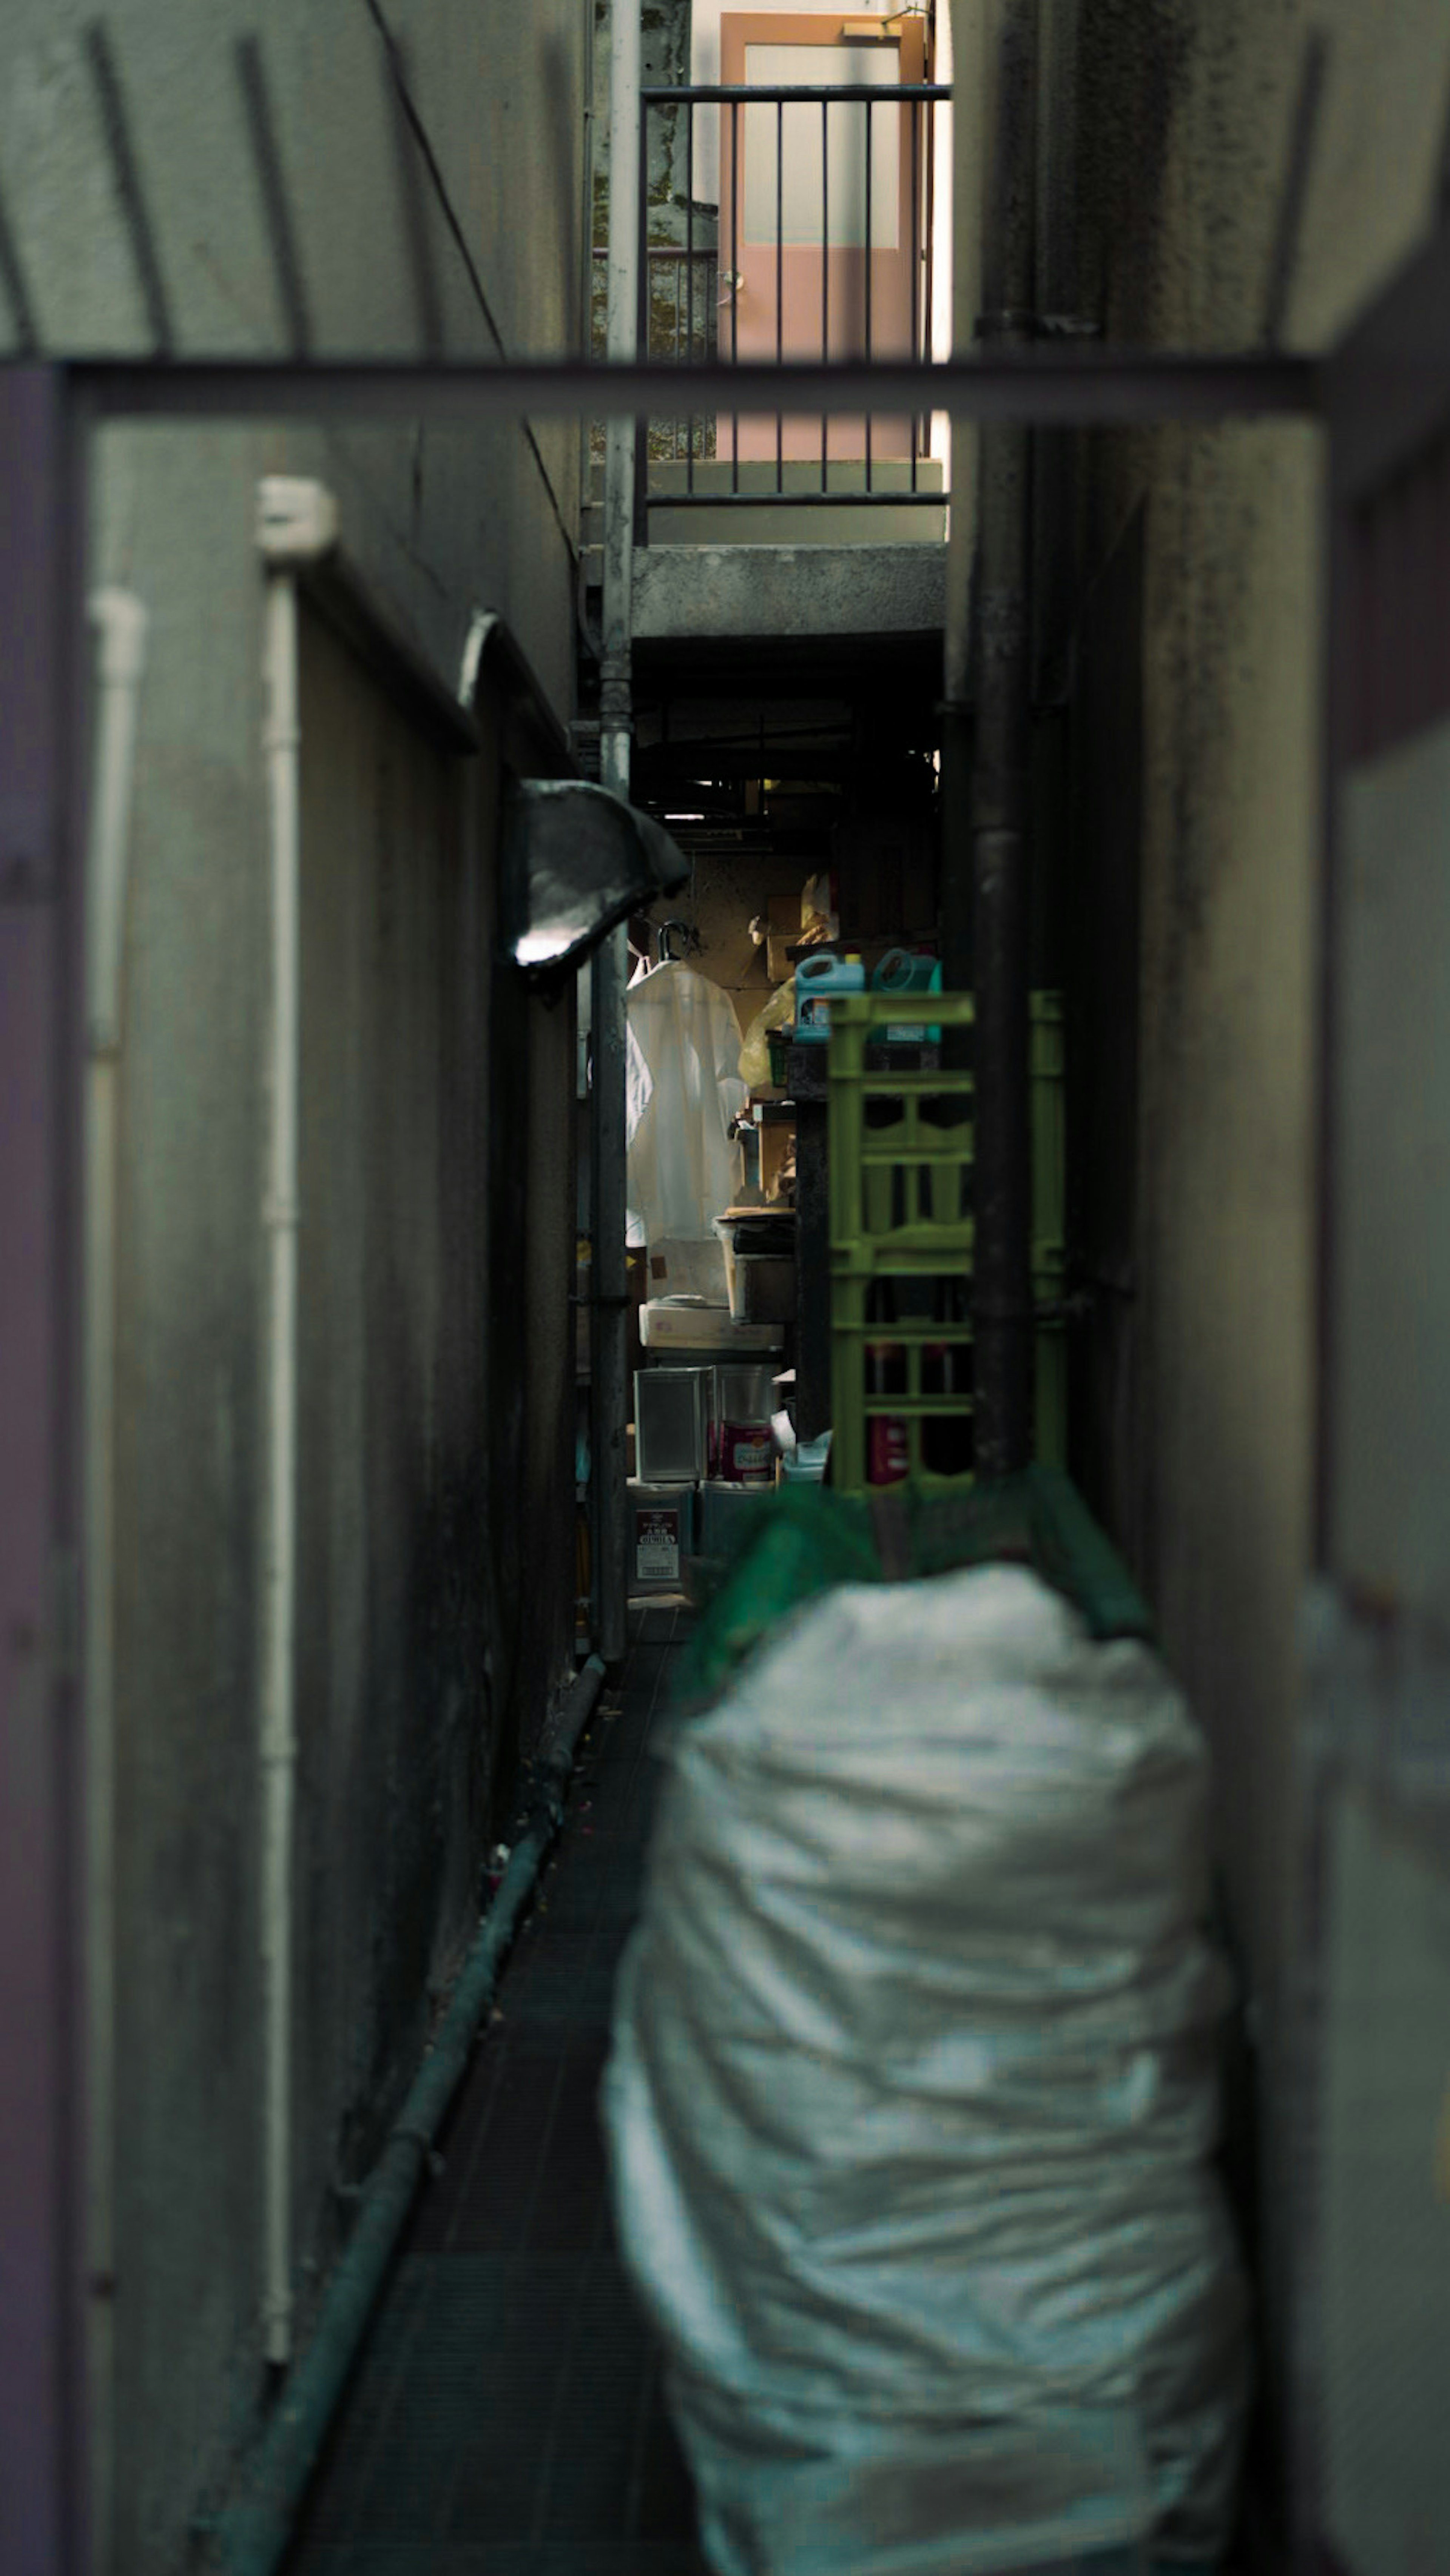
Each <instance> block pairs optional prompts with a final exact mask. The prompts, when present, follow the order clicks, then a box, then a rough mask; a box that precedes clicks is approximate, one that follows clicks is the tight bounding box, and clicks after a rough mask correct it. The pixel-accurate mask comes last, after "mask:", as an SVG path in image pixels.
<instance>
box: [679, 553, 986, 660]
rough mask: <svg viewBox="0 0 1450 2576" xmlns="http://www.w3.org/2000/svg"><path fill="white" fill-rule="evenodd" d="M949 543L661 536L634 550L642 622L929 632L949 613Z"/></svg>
mask: <svg viewBox="0 0 1450 2576" xmlns="http://www.w3.org/2000/svg"><path fill="white" fill-rule="evenodd" d="M946 574H947V550H946V547H945V546H924V545H904V546H676V545H671V546H659V547H653V546H652V547H650V548H648V549H647V550H646V551H643V552H641V553H639V554H637V555H636V556H635V559H634V632H635V635H636V636H637V637H638V638H639V639H640V640H641V641H645V640H647V639H656V640H659V639H665V638H668V637H672V636H679V637H681V638H689V639H691V640H693V641H695V642H706V641H710V640H715V641H723V640H724V639H726V638H742V637H749V636H762V637H764V636H772V635H778V636H798V637H801V638H806V637H813V636H835V635H841V636H846V635H930V634H932V633H935V632H937V631H938V630H939V629H940V628H941V627H942V625H943V623H944V621H945V616H946Z"/></svg>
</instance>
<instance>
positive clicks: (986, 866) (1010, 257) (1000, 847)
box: [944, 0, 1038, 1476]
mask: <svg viewBox="0 0 1450 2576" xmlns="http://www.w3.org/2000/svg"><path fill="white" fill-rule="evenodd" d="M991 42H992V63H991V75H992V77H991V102H992V103H991V113H990V121H989V127H988V131H987V134H986V137H985V140H984V151H983V161H984V168H983V171H982V173H981V178H982V182H983V197H982V214H981V227H982V231H981V252H980V262H981V289H980V310H979V313H978V316H977V321H976V337H977V338H978V339H979V340H980V341H981V342H982V343H983V344H984V345H985V346H986V347H987V348H988V349H989V350H991V351H993V352H999V351H1000V352H1016V351H1020V350H1021V349H1024V348H1026V347H1027V346H1028V344H1029V343H1030V342H1031V340H1032V338H1033V334H1034V324H1033V275H1034V253H1035V198H1036V162H1037V153H1036V117H1037V42H1038V38H1037V0H999V6H998V9H997V12H996V15H995V20H994V22H993V32H992V39H991ZM964 86H965V83H964V82H963V81H960V80H959V81H958V84H957V87H958V92H959V94H960V92H961V91H962V90H963V88H964ZM964 196H965V190H962V191H961V192H960V193H959V197H958V221H959V224H960V223H961V222H962V219H963V216H964V213H965V208H964V206H963V203H962V199H963V198H964ZM1030 475H1031V435H1030V432H1029V431H1028V430H1027V429H1025V428H1023V427H1021V426H1019V425H1018V424H1017V423H1015V422H1011V421H1006V420H1000V421H991V422H985V421H984V422H983V423H982V425H981V427H980V428H979V430H978V433H977V496H976V521H975V528H974V530H973V541H974V553H973V563H972V577H971V610H970V649H969V661H970V670H971V679H972V697H973V706H974V725H973V741H972V752H971V783H970V791H969V802H964V780H963V776H962V767H963V764H962V760H961V752H962V744H961V742H960V739H958V742H957V760H956V763H955V769H956V775H955V778H954V781H953V787H952V791H951V794H950V795H949V797H948V813H947V823H948V827H949V831H950V832H951V834H952V835H953V836H954V840H955V846H954V847H949V850H948V864H947V867H946V869H945V870H944V877H945V882H946V890H947V895H948V899H949V901H950V902H951V903H952V904H953V905H954V907H955V910H954V912H953V913H951V914H949V941H950V944H951V946H952V949H953V956H952V959H951V960H950V961H949V962H953V963H955V961H956V959H957V958H959V957H960V956H961V954H962V950H963V948H964V946H965V945H966V941H965V940H964V936H963V928H962V919H961V914H962V910H963V909H964V907H962V904H961V898H962V895H963V893H964V891H965V888H964V883H963V880H964V876H965V868H964V865H963V861H964V858H965V851H964V849H963V840H964V839H965V842H966V844H967V846H968V847H969V849H970V886H971V903H970V972H971V980H972V989H973V991H974V993H975V995H976V1023H975V1035H974V1048H973V1062H974V1067H975V1076H976V1081H975V1099H974V1109H973V1114H974V1122H975V1144H974V1218H975V1239H974V1250H973V1314H972V1321H973V1338H974V1389H973V1392H974V1407H975V1426H976V1456H977V1469H978V1473H979V1474H981V1475H982V1476H1001V1475H1008V1474H1011V1473H1012V1472H1013V1471H1015V1470H1016V1469H1017V1468H1019V1467H1023V1466H1025V1465H1026V1464H1027V1463H1028V1460H1029V1458H1030V1456H1031V1447H1032V1363H1033V1330H1034V1318H1033V1305H1032V1260H1031V1223H1032V1188H1031V1118H1030V1102H1029V1088H1028V1066H1029V1054H1028V980H1029V917H1030V915H1029V870H1030V863H1031V853H1030V838H1029V754H1030V743H1029V709H1030V687H1031V625H1030V614H1029V587H1028V584H1029V567H1030ZM953 607H954V609H955V610H956V613H957V621H958V622H957V623H956V624H955V626H954V630H953V633H952V635H951V637H950V639H949V644H948V674H949V679H948V698H949V700H950V698H951V696H952V693H953V687H954V686H955V688H956V690H957V691H958V693H959V695H964V691H963V690H962V653H961V644H962V632H961V625H960V618H961V614H962V610H963V607H964V602H963V600H962V597H961V586H960V584H958V585H955V586H954V597H953ZM953 799H954V800H955V801H953ZM964 824H965V833H964V832H963V825H964Z"/></svg>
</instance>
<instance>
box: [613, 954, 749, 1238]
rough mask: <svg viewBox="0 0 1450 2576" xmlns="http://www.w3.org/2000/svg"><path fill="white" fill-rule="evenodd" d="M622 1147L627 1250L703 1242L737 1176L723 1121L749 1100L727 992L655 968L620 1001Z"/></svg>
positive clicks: (682, 971) (688, 971) (703, 978)
mask: <svg viewBox="0 0 1450 2576" xmlns="http://www.w3.org/2000/svg"><path fill="white" fill-rule="evenodd" d="M624 1000H625V1027H626V1063H625V1126H624V1134H625V1145H626V1148H627V1153H628V1172H627V1196H628V1200H629V1219H630V1223H629V1239H630V1241H631V1242H632V1243H635V1242H640V1241H643V1242H645V1243H664V1242H669V1243H707V1242H709V1241H711V1240H712V1238H713V1233H714V1225H713V1220H714V1219H715V1218H716V1217H717V1216H719V1215H721V1214H722V1213H723V1211H724V1210H725V1209H726V1208H727V1207H729V1206H730V1205H731V1204H732V1202H733V1200H734V1197H735V1193H736V1189H737V1185H738V1177H739V1152H738V1148H737V1147H736V1146H735V1145H733V1144H732V1143H731V1141H730V1122H731V1120H732V1118H734V1117H736V1116H737V1114H738V1113H739V1111H740V1110H742V1109H743V1108H744V1106H745V1104H746V1101H747V1100H748V1099H749V1097H750V1094H749V1091H748V1089H747V1087H746V1085H745V1084H744V1083H743V1082H742V1081H741V1079H740V1024H739V1022H738V1020H737V1019H736V1017H735V1013H734V1011H733V1009H732V1007H731V1004H730V1000H729V997H728V995H727V994H725V993H722V991H721V990H720V987H719V985H718V984H712V983H711V981H710V979H709V977H708V975H700V974H697V973H696V972H695V970H694V968H693V967H691V966H679V965H667V966H656V967H655V968H654V969H653V971H652V972H651V973H650V974H648V975H642V976H640V977H639V978H638V980H637V981H636V982H635V983H633V984H631V985H630V987H629V990H628V992H627V993H626V994H625V997H624Z"/></svg>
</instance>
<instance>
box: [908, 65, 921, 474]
mask: <svg viewBox="0 0 1450 2576" xmlns="http://www.w3.org/2000/svg"><path fill="white" fill-rule="evenodd" d="M904 113H905V114H906V115H907V116H908V117H909V118H910V120H911V354H912V356H913V358H919V357H921V356H922V355H923V351H922V347H921V334H920V332H919V331H918V329H917V289H918V285H919V282H920V277H921V244H920V242H919V240H918V237H917V236H918V231H919V228H920V218H921V207H920V203H919V200H920V195H921V117H922V110H921V109H920V108H917V107H909V108H907V109H905V110H904ZM919 427H920V420H919V416H918V414H917V413H916V412H914V411H913V413H912V415H911V488H912V490H913V492H914V491H915V490H916V444H917V441H916V433H917V430H918V428H919Z"/></svg>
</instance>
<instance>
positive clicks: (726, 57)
mask: <svg viewBox="0 0 1450 2576" xmlns="http://www.w3.org/2000/svg"><path fill="white" fill-rule="evenodd" d="M884 24H885V22H884V21H883V25H884ZM859 42H860V45H861V48H862V50H863V51H864V50H865V49H866V45H867V40H866V39H865V38H862V39H860V40H859ZM881 43H882V44H883V45H890V46H891V47H892V48H893V50H894V51H895V54H896V58H897V86H898V87H904V88H912V87H918V86H920V85H921V84H923V83H924V82H925V80H926V77H927V74H926V26H925V21H924V20H922V19H919V18H908V19H905V20H903V21H902V22H901V24H900V25H899V27H898V28H897V29H896V30H895V31H894V32H893V33H891V34H888V35H885V36H883V38H882V39H881ZM752 45H776V46H780V45H801V46H805V47H809V48H811V49H813V50H814V51H816V52H818V53H822V54H824V53H836V54H839V53H840V51H841V50H842V39H841V32H840V22H839V20H838V19H837V18H836V15H835V13H834V11H811V10H782V11H780V12H775V11H766V10H750V9H746V10H728V11H725V12H723V13H722V15H721V19H720V77H721V83H722V85H723V86H725V87H727V88H738V89H744V88H746V87H747V86H749V84H748V83H747V79H746V68H747V55H748V52H749V48H750V47H751V46H752ZM761 86H762V87H765V88H767V89H768V88H769V87H770V86H771V84H770V83H768V82H766V83H762V84H761ZM881 95H882V97H883V98H889V96H890V84H889V83H886V82H883V83H882V84H881ZM743 112H744V113H746V114H748V113H749V109H748V107H745V108H744V111H743ZM741 113H742V105H741V104H740V103H733V104H731V105H730V106H728V107H726V106H723V105H722V108H721V111H720V116H721V134H720V228H721V234H722V241H721V249H722V252H723V249H724V239H723V236H724V233H725V210H726V207H727V205H728V207H729V210H730V222H729V240H730V273H731V277H732V280H733V279H738V278H739V277H740V275H741V274H742V270H741V260H742V256H743V254H744V252H745V251H746V249H748V248H749V247H750V244H749V243H748V242H747V240H746V235H745V229H744V223H745V215H744V175H745V155H744V152H743V150H741V151H740V152H738V153H737V150H736V140H737V137H738V135H739V131H740V126H739V120H740V116H741ZM869 113H870V111H869V110H868V114H869ZM900 113H901V114H902V115H903V116H905V117H910V118H912V119H913V120H914V122H913V125H912V129H911V130H912V133H913V134H916V133H918V132H920V133H922V134H924V138H925V140H924V145H923V147H922V149H921V151H920V152H915V151H910V150H907V149H905V148H903V150H902V152H901V156H900V175H899V184H898V190H897V255H898V256H899V257H901V259H902V260H903V262H904V264H905V268H906V275H907V310H908V325H907V329H908V338H909V342H910V353H911V354H913V355H914V354H915V352H916V348H917V343H918V339H919V336H920V333H919V324H920V318H921V315H922V313H923V311H924V310H925V309H926V308H925V306H924V303H923V298H924V296H925V295H926V294H927V293H928V292H929V281H924V280H923V277H922V274H921V265H922V264H921V257H920V252H921V249H922V247H923V244H924V243H925V242H926V241H928V240H929V233H928V229H927V228H928V224H929V212H928V211H927V210H928V209H929V207H930V203H931V157H932V143H933V137H932V127H931V122H930V119H929V118H928V117H926V116H923V114H922V112H921V109H920V107H919V106H906V107H903V108H902V109H901V111H900ZM867 224H868V231H869V224H870V207H869V202H868V206H867ZM822 236H823V237H822V241H821V259H822V262H823V264H824V271H825V280H826V284H825V285H824V286H823V297H824V298H827V299H828V292H829V278H830V262H831V244H830V240H829V226H828V225H827V224H826V223H824V222H823V225H822ZM756 247H761V245H756ZM764 247H767V248H768V247H769V245H768V244H767V245H764ZM852 247H854V245H853V246H852ZM785 250H786V245H785V243H784V241H783V240H780V241H777V244H776V332H777V350H778V352H780V353H781V354H786V353H785V352H784V351H783V349H782V332H783V322H784V298H785V286H784V259H785ZM884 256H887V257H890V256H891V254H890V253H889V252H887V253H886V254H884ZM860 257H861V259H862V261H863V263H865V273H866V276H867V279H868V295H867V314H868V349H867V352H866V353H865V354H866V355H867V357H869V354H870V353H869V313H870V290H869V280H870V275H871V268H870V263H871V261H872V260H873V259H878V260H879V259H880V258H882V257H883V253H882V251H881V250H880V249H879V247H878V248H877V249H876V250H874V251H873V250H871V249H870V248H868V247H867V246H866V245H862V246H861V249H860ZM738 292H739V289H738V286H737V285H735V284H732V287H731V333H730V354H731V358H732V361H733V360H735V359H736V358H737V356H738V317H737V311H736V304H735V298H736V295H737V294H738ZM823 310H824V311H825V313H826V319H825V323H824V327H825V328H826V329H827V330H828V329H829V319H828V302H827V304H826V306H825V307H823ZM802 354H804V353H802ZM821 354H822V356H823V357H825V356H828V354H829V352H828V349H824V348H823V350H822V353H821ZM741 416H742V415H740V414H736V415H735V418H736V420H737V422H738V420H739V418H740V417H741ZM867 444H868V446H869V441H868V442H867ZM733 452H734V444H733V442H732V453H733ZM913 482H914V478H913Z"/></svg>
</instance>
